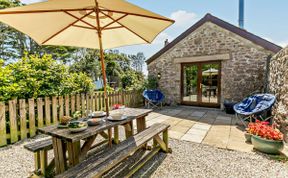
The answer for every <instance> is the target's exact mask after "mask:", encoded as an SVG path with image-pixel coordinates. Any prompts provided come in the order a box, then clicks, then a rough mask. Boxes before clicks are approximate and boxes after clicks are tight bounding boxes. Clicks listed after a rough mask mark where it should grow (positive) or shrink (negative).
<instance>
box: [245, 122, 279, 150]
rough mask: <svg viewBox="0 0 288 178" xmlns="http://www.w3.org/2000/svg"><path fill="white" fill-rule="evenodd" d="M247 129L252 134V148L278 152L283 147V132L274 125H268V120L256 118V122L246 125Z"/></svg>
mask: <svg viewBox="0 0 288 178" xmlns="http://www.w3.org/2000/svg"><path fill="white" fill-rule="evenodd" d="M247 131H248V133H250V134H251V135H252V137H251V142H252V144H253V146H254V148H255V149H257V150H259V151H261V152H264V153H268V154H279V152H280V151H281V150H282V149H283V147H284V144H283V134H282V133H281V132H280V131H279V130H276V129H275V128H274V126H270V125H268V122H260V121H258V120H256V123H250V124H249V125H248V130H247Z"/></svg>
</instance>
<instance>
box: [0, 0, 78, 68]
mask: <svg viewBox="0 0 288 178" xmlns="http://www.w3.org/2000/svg"><path fill="white" fill-rule="evenodd" d="M22 5H23V4H22V3H21V2H20V1H19V0H0V9H4V8H10V7H17V6H22ZM0 32H1V33H0V58H1V59H3V60H5V61H8V62H10V61H15V60H17V59H19V58H22V57H23V56H24V55H25V54H26V53H27V54H37V55H40V56H43V55H45V54H51V55H52V56H53V58H54V59H56V60H60V61H63V62H64V63H68V62H70V60H71V57H72V56H71V55H72V54H73V53H74V52H75V51H76V48H72V47H64V46H40V45H38V44H37V43H36V42H35V41H34V40H33V39H31V38H30V37H28V36H27V35H25V34H23V33H21V32H19V31H17V30H15V29H13V28H11V27H9V26H8V25H6V24H3V23H0Z"/></svg>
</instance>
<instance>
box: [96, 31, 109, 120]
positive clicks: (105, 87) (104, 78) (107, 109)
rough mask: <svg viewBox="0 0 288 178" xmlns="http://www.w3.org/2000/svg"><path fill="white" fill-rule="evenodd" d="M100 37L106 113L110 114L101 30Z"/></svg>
mask: <svg viewBox="0 0 288 178" xmlns="http://www.w3.org/2000/svg"><path fill="white" fill-rule="evenodd" d="M98 37H99V45H100V60H101V67H102V75H103V85H104V100H105V107H106V113H107V114H106V115H107V116H109V106H108V97H107V81H106V70H105V63H104V50H103V45H102V35H101V31H100V32H98Z"/></svg>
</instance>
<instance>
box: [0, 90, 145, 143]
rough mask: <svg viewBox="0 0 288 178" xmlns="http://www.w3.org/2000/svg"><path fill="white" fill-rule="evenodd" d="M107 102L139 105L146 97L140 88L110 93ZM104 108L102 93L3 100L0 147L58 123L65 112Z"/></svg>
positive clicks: (66, 113)
mask: <svg viewBox="0 0 288 178" xmlns="http://www.w3.org/2000/svg"><path fill="white" fill-rule="evenodd" d="M108 103H109V108H110V109H111V108H112V106H113V105H114V104H125V105H126V106H127V107H140V106H142V105H143V98H142V96H141V93H140V92H139V91H125V92H109V93H108ZM104 109H105V101H104V94H103V92H95V93H90V94H77V95H73V96H58V97H56V96H53V97H45V98H37V99H33V98H32V99H27V100H25V99H19V100H16V99H15V100H10V101H8V102H7V103H4V102H0V147H1V146H5V145H7V144H11V143H15V142H17V141H20V140H23V139H25V138H29V137H33V136H35V135H36V134H37V128H41V127H44V126H48V125H52V124H57V123H58V121H59V119H60V118H61V117H63V116H64V115H66V116H71V115H72V113H73V112H75V111H82V116H83V115H84V114H85V111H86V110H92V111H98V110H104Z"/></svg>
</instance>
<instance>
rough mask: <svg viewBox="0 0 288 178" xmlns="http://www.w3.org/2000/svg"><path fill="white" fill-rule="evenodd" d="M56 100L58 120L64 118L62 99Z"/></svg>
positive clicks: (60, 97)
mask: <svg viewBox="0 0 288 178" xmlns="http://www.w3.org/2000/svg"><path fill="white" fill-rule="evenodd" d="M58 100H59V120H60V119H62V117H63V116H64V106H63V97H62V96H59V97H58Z"/></svg>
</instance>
